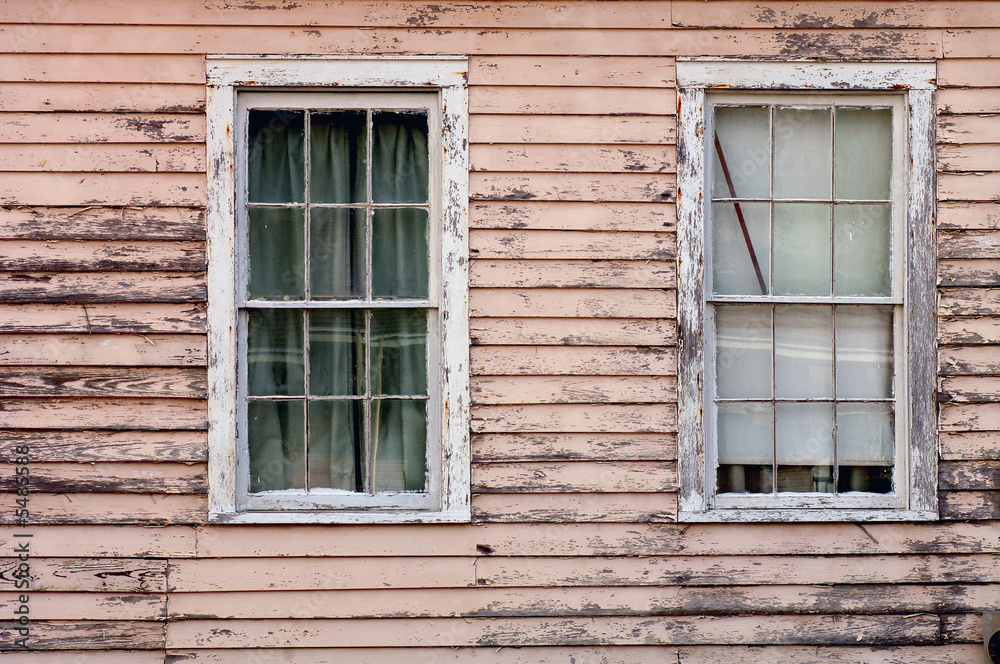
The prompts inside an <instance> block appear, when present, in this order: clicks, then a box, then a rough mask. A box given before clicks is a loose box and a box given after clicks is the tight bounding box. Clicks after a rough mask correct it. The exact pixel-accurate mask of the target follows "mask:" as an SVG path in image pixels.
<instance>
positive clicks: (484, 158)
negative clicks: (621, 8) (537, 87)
mask: <svg viewBox="0 0 1000 664" xmlns="http://www.w3.org/2000/svg"><path fill="white" fill-rule="evenodd" d="M585 89H586V90H587V94H589V95H591V96H593V97H594V98H595V99H602V100H604V99H606V98H607V97H606V96H605V95H594V93H593V91H592V90H591V89H589V88H585ZM0 90H2V88H0ZM497 90H503V88H497ZM470 157H471V162H472V170H473V171H488V172H493V173H498V172H511V173H523V172H538V171H542V172H550V171H551V172H557V173H672V172H673V170H674V165H675V160H674V150H673V149H672V148H671V147H670V146H667V145H630V146H628V147H614V146H605V145H547V144H534V145H524V144H521V145H484V144H479V145H474V146H472V150H471V151H470Z"/></svg>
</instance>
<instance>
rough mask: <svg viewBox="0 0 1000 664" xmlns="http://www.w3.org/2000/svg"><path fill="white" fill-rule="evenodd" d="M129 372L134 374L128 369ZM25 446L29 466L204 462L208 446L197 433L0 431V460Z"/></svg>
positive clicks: (200, 434) (201, 433)
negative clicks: (132, 462) (48, 464)
mask: <svg viewBox="0 0 1000 664" xmlns="http://www.w3.org/2000/svg"><path fill="white" fill-rule="evenodd" d="M130 371H135V370H134V369H131V370H130ZM24 445H27V446H28V448H29V452H28V457H29V458H30V459H31V461H32V463H44V462H52V461H75V462H84V461H86V462H90V461H158V462H163V461H179V462H184V461H186V462H194V461H197V462H204V461H205V460H206V459H207V456H208V454H207V444H206V440H205V434H204V432H198V431H123V432H119V431H94V430H90V431H88V430H71V431H62V430H58V429H56V430H49V431H46V430H32V431H16V430H6V431H0V458H3V459H13V458H15V457H16V456H18V455H17V453H16V448H17V447H20V446H24Z"/></svg>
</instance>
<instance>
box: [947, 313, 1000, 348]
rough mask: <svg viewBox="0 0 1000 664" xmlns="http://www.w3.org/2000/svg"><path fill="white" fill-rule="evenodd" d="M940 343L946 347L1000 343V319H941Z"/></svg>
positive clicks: (990, 317)
mask: <svg viewBox="0 0 1000 664" xmlns="http://www.w3.org/2000/svg"><path fill="white" fill-rule="evenodd" d="M938 341H939V343H941V344H945V345H976V344H998V343H1000V317H992V316H989V317H986V316H983V317H977V318H950V317H949V318H941V319H939V320H938Z"/></svg>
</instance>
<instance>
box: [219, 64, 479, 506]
mask: <svg viewBox="0 0 1000 664" xmlns="http://www.w3.org/2000/svg"><path fill="white" fill-rule="evenodd" d="M208 76H209V109H208V112H209V134H208V143H209V156H210V159H209V162H210V163H211V164H212V168H211V169H210V173H209V176H210V182H211V183H212V186H213V189H212V200H211V203H210V211H209V234H210V245H209V246H210V249H209V344H210V350H209V357H210V360H209V381H210V399H209V423H210V430H209V476H210V479H209V481H210V487H209V488H210V496H209V499H210V511H211V515H212V517H213V518H214V519H215V520H217V521H231V522H352V521H356V522H392V521H461V520H467V519H468V518H469V452H468V431H469V420H468V417H469V416H468V389H469V388H468V380H469V379H468V308H467V307H468V305H467V282H468V276H467V256H468V249H467V231H466V229H467V226H468V222H467V218H466V215H467V199H468V194H467V192H468V168H467V141H466V135H467V132H466V125H467V119H466V118H467V107H468V103H467V93H466V87H465V61H464V60H459V59H455V58H305V57H303V58H263V59H252V60H248V59H235V58H232V59H231V58H215V59H212V60H210V62H209V72H208Z"/></svg>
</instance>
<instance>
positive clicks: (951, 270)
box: [937, 258, 1000, 288]
mask: <svg viewBox="0 0 1000 664" xmlns="http://www.w3.org/2000/svg"><path fill="white" fill-rule="evenodd" d="M998 269H1000V261H997V260H994V259H987V258H973V259H968V260H956V261H952V260H946V261H941V262H939V263H938V270H937V272H938V285H939V286H943V287H946V288H956V287H959V288H961V287H969V286H972V287H977V286H1000V274H998V272H997V271H998Z"/></svg>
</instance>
